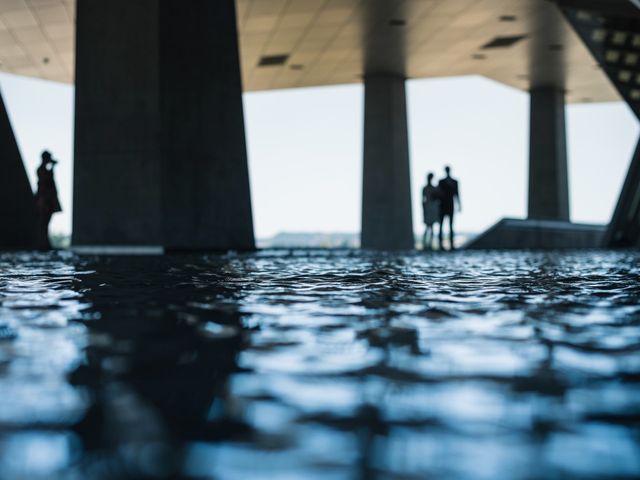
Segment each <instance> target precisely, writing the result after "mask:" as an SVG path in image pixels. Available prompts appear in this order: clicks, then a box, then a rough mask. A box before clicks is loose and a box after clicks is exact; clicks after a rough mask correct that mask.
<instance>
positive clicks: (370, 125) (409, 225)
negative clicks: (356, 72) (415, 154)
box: [361, 74, 414, 250]
mask: <svg viewBox="0 0 640 480" xmlns="http://www.w3.org/2000/svg"><path fill="white" fill-rule="evenodd" d="M361 245H362V248H372V249H385V250H394V249H396V250H397V249H412V248H414V239H413V222H412V214H411V180H410V173H409V136H408V129H407V102H406V93H405V79H404V78H403V77H400V76H396V75H387V74H371V75H367V76H366V77H365V106H364V160H363V182H362V233H361Z"/></svg>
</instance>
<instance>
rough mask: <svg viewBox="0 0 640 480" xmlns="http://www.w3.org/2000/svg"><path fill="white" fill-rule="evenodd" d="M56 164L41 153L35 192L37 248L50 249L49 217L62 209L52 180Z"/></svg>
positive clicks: (49, 155)
mask: <svg viewBox="0 0 640 480" xmlns="http://www.w3.org/2000/svg"><path fill="white" fill-rule="evenodd" d="M57 163H58V162H57V161H55V160H54V159H53V157H52V156H51V153H49V152H48V151H46V150H45V151H44V152H42V163H40V166H39V167H38V170H37V173H38V191H37V192H36V196H35V200H36V218H37V232H36V242H37V247H38V248H41V249H47V250H48V249H50V248H51V244H50V243H49V222H50V221H51V216H52V215H53V214H54V213H56V212H61V211H62V207H61V206H60V202H59V201H58V189H57V188H56V182H55V180H54V178H53V167H54V166H55V165H56V164H57Z"/></svg>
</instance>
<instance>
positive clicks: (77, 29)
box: [0, 0, 640, 251]
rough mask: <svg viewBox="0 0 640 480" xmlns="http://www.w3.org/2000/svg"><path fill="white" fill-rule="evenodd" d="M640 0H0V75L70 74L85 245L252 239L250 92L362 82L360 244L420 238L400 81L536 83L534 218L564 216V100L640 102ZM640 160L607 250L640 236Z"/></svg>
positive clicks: (197, 244)
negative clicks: (246, 106) (246, 107)
mask: <svg viewBox="0 0 640 480" xmlns="http://www.w3.org/2000/svg"><path fill="white" fill-rule="evenodd" d="M638 3H640V2H636V1H635V0H634V1H631V0H181V1H180V2H178V1H177V0H109V1H106V0H2V1H1V2H0V70H3V71H6V72H10V73H14V74H18V75H26V76H32V77H37V78H43V79H49V80H54V81H59V82H66V83H74V84H75V86H76V89H75V97H76V98H75V119H76V125H75V136H74V138H75V140H74V141H75V151H74V205H75V208H74V219H73V239H72V241H73V243H74V245H75V246H76V247H78V246H87V247H90V248H93V246H108V247H110V248H111V247H113V246H122V245H124V246H133V247H136V248H137V247H146V246H151V247H159V248H162V249H164V250H165V251H166V250H192V249H198V250H202V249H204V250H226V249H242V250H251V249H252V248H254V245H255V239H254V235H253V220H252V209H251V198H250V189H249V178H248V168H247V155H246V145H245V132H244V113H243V107H242V92H243V91H261V90H272V89H283V88H299V87H311V86H322V85H338V84H350V83H363V84H364V92H365V101H364V108H365V112H364V123H365V125H364V148H363V176H362V179H363V184H362V192H363V195H362V217H361V220H362V224H361V244H362V246H363V247H366V248H373V249H409V248H412V247H413V245H414V238H413V232H414V229H413V225H412V214H411V203H412V202H411V198H412V193H411V182H410V162H409V148H408V145H409V143H408V128H407V118H406V117H407V108H406V92H405V81H406V80H407V79H416V78H431V77H451V76H460V75H482V76H485V77H487V78H490V79H493V80H495V81H497V82H499V83H502V84H504V85H509V86H511V87H513V88H516V89H520V90H522V91H526V92H528V93H530V101H531V108H530V119H529V120H530V121H529V124H530V142H529V143H530V148H529V192H528V196H529V202H528V217H529V219H531V220H553V221H560V222H565V223H566V222H569V221H570V215H569V212H570V208H569V207H570V206H569V182H568V169H567V148H566V128H565V123H566V122H565V104H566V103H584V102H604V101H612V100H620V99H624V100H625V101H626V102H627V103H628V104H629V106H630V107H631V109H632V110H633V111H634V112H635V113H636V115H638V114H639V113H640V73H638V72H640V7H639V6H638ZM0 127H2V128H3V131H4V132H6V134H7V138H9V137H10V136H11V135H9V134H10V132H11V129H10V125H9V123H8V120H5V121H4V125H0ZM5 143H6V144H7V145H8V147H9V148H10V149H12V151H15V148H13V147H12V144H11V142H8V143H7V142H5ZM638 152H640V149H638ZM14 153H15V152H14ZM14 157H15V158H17V157H16V156H15V155H14ZM0 160H1V159H0ZM5 161H6V160H5ZM639 162H640V153H639V154H638V155H636V158H635V159H634V161H633V163H632V168H631V170H630V174H629V176H628V178H627V181H626V182H625V188H624V190H623V194H622V196H621V200H620V202H619V205H618V208H617V209H616V214H615V215H614V219H613V221H612V226H611V228H610V233H609V234H608V238H610V239H611V240H610V244H611V245H614V244H615V245H619V246H624V245H634V244H637V243H638V242H640V232H639V231H638V229H637V228H636V225H637V218H639V217H638V216H639V215H640V210H639V209H638V204H637V201H636V199H637V198H640V197H638V195H637V192H638V188H637V185H638V181H637V177H638V175H637V172H638V171H640V168H638V164H639ZM13 163H14V165H18V164H19V162H16V161H14V162H13ZM4 170H5V171H8V170H7V168H5V169H4ZM18 170H19V169H18ZM634 172H635V173H634ZM23 173H24V172H22V174H20V172H17V173H15V175H14V177H15V178H12V179H11V180H9V182H13V183H16V184H17V182H21V183H22V185H23V187H24V188H22V190H23V191H27V192H28V183H27V182H26V180H25V178H26V177H25V176H24V175H23ZM23 203H25V204H26V203H28V202H26V201H25V202H23ZM27 207H28V205H27ZM29 208H30V207H29ZM27 210H28V208H27V209H26V210H25V209H24V208H23V209H22V210H21V211H27ZM14 214H15V215H14ZM12 215H14V216H16V215H18V214H17V213H16V212H14V211H13V210H12ZM6 216H7V215H5V217H6ZM441 220H442V219H441ZM27 227H28V225H27V226H26V227H24V228H25V229H27ZM24 233H25V236H28V234H29V232H28V231H27V230H25V232H24ZM2 242H3V239H2V238H0V247H1V246H2ZM5 243H6V242H5ZM452 243H453V236H452Z"/></svg>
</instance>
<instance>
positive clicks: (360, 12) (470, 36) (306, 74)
mask: <svg viewBox="0 0 640 480" xmlns="http://www.w3.org/2000/svg"><path fill="white" fill-rule="evenodd" d="M96 1H107V0H96ZM132 1H133V0H132ZM216 1H217V0H216ZM236 4H237V12H238V26H239V34H240V50H241V59H242V74H243V81H244V87H245V89H246V90H268V89H277V88H294V87H304V86H320V85H334V84H347V83H360V82H361V81H362V76H363V73H364V71H365V63H366V62H367V61H368V60H370V59H367V58H366V57H367V54H368V55H369V56H371V57H373V58H374V60H375V61H376V63H378V64H384V63H385V62H390V63H395V67H396V68H397V66H398V65H402V69H403V72H402V73H403V74H405V75H406V76H407V77H409V78H425V77H441V76H454V75H473V74H477V75H483V76H486V77H489V78H491V79H493V80H496V81H498V82H501V83H504V84H507V85H510V86H512V87H515V88H518V89H521V90H527V89H528V88H530V86H531V85H532V84H534V83H536V82H545V81H546V82H558V81H559V80H558V72H560V73H561V74H562V75H563V76H564V77H566V78H563V79H562V81H563V82H565V87H566V89H567V90H568V101H570V102H571V101H583V100H584V99H585V98H589V99H591V100H593V101H605V100H616V99H618V98H619V97H618V95H617V93H616V92H615V89H614V88H613V87H612V86H611V85H610V83H609V82H608V81H607V79H606V78H605V76H604V75H603V74H602V72H600V71H596V70H595V69H594V68H593V64H594V61H593V59H592V58H591V56H590V54H589V53H588V52H587V50H586V49H585V47H584V46H583V44H582V42H581V41H580V39H579V38H578V37H577V36H576V35H575V34H574V33H573V31H572V30H571V28H570V27H569V26H568V25H566V22H564V20H563V19H562V16H561V15H560V14H559V12H558V11H557V10H556V8H555V7H554V6H553V5H552V4H551V3H550V2H546V1H542V0H377V1H373V0H236ZM74 7H75V0H0V62H2V64H0V70H3V71H9V72H12V73H16V74H20V75H28V76H34V77H40V78H46V79H50V80H56V81H62V82H72V81H73V68H74V66H73V61H74V58H73V57H74V45H73V42H74V40H73V33H74V28H73V20H72V19H73V18H74ZM505 18H508V21H506V20H505ZM520 35H526V38H524V39H523V40H521V41H519V42H517V43H516V44H514V45H512V46H511V47H509V48H496V49H489V50H482V46H483V45H486V44H487V43H488V42H489V41H491V40H492V39H494V38H496V37H514V36H520ZM545 42H546V43H545ZM547 43H548V44H549V45H551V44H553V45H562V48H561V49H557V48H555V49H553V48H549V46H548V45H547ZM400 49H401V50H402V51H399V50H400ZM273 57H280V58H285V57H286V60H284V61H283V62H269V61H267V62H266V63H267V65H265V62H264V61H263V62H262V65H260V63H261V59H264V58H267V59H268V58H273ZM400 57H401V58H400ZM45 59H47V61H45ZM390 59H391V60H390ZM393 60H395V62H394V61H393ZM194 61H198V60H194ZM270 63H271V64H270Z"/></svg>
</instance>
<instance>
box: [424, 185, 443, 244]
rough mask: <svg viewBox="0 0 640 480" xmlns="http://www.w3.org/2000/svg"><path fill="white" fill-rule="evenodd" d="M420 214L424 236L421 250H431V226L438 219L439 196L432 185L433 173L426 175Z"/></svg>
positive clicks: (436, 189) (436, 188) (432, 234)
mask: <svg viewBox="0 0 640 480" xmlns="http://www.w3.org/2000/svg"><path fill="white" fill-rule="evenodd" d="M422 213H423V218H424V225H425V227H424V235H422V248H423V250H431V249H432V248H433V237H434V233H433V225H434V224H435V223H438V220H439V219H440V194H439V190H438V187H436V186H435V185H433V173H429V175H427V184H426V185H425V186H424V188H423V189H422Z"/></svg>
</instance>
